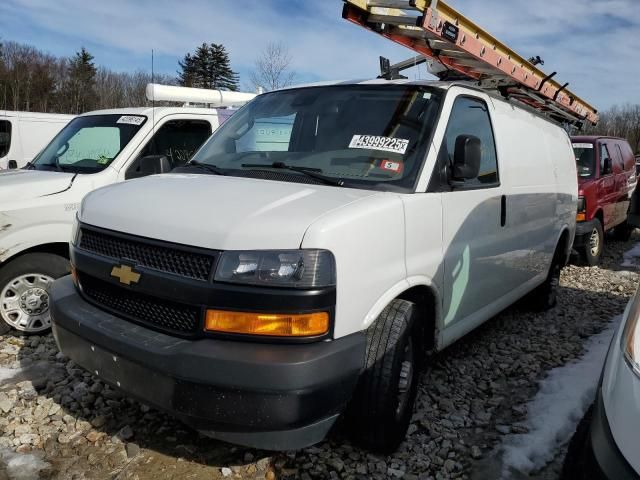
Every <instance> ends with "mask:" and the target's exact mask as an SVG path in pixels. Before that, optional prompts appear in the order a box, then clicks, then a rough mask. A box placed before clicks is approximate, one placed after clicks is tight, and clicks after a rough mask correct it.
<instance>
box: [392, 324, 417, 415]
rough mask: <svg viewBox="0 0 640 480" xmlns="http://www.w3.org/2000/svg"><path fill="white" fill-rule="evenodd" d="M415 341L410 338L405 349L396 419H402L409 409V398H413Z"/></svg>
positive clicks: (399, 380)
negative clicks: (405, 411)
mask: <svg viewBox="0 0 640 480" xmlns="http://www.w3.org/2000/svg"><path fill="white" fill-rule="evenodd" d="M413 370H414V365H413V339H412V338H411V337H409V341H408V342H407V345H406V346H405V348H404V354H403V356H402V363H401V364H400V375H399V376H400V378H399V379H398V408H397V409H396V417H398V418H400V417H401V416H402V415H403V413H404V410H405V409H406V408H407V404H408V403H409V398H410V396H411V387H412V386H413Z"/></svg>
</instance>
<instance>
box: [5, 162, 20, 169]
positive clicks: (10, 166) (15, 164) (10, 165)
mask: <svg viewBox="0 0 640 480" xmlns="http://www.w3.org/2000/svg"><path fill="white" fill-rule="evenodd" d="M7 168H8V169H9V170H15V169H16V168H18V162H17V161H16V160H9V163H7Z"/></svg>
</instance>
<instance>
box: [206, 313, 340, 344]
mask: <svg viewBox="0 0 640 480" xmlns="http://www.w3.org/2000/svg"><path fill="white" fill-rule="evenodd" d="M205 330H208V331H210V332H219V333H242V334H245V335H266V336H271V337H313V336H318V335H323V334H325V333H327V332H328V331H329V314H328V313H327V312H314V313H299V314H287V313H283V314H271V313H251V312H229V311H225V310H207V318H206V324H205Z"/></svg>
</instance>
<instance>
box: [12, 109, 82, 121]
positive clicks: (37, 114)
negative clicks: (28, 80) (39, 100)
mask: <svg viewBox="0 0 640 480" xmlns="http://www.w3.org/2000/svg"><path fill="white" fill-rule="evenodd" d="M0 117H7V118H33V119H39V120H53V119H59V120H70V119H72V118H75V117H76V115H67V114H63V113H41V112H21V111H12V110H0Z"/></svg>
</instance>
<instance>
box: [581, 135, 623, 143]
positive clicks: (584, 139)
mask: <svg viewBox="0 0 640 480" xmlns="http://www.w3.org/2000/svg"><path fill="white" fill-rule="evenodd" d="M605 138H606V139H608V140H620V141H621V142H626V141H627V139H626V138H620V137H611V136H608V135H579V136H572V137H571V140H573V141H576V142H595V141H596V140H602V139H605Z"/></svg>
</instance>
